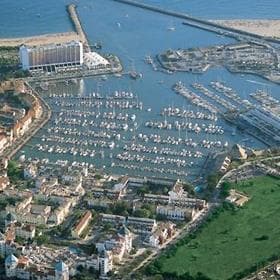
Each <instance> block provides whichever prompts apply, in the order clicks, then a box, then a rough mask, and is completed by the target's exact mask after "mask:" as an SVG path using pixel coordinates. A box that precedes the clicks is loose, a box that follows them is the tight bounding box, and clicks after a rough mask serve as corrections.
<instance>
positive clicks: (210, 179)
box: [207, 173, 222, 190]
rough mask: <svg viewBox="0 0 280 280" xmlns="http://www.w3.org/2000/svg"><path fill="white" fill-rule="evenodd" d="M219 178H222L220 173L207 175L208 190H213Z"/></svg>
mask: <svg viewBox="0 0 280 280" xmlns="http://www.w3.org/2000/svg"><path fill="white" fill-rule="evenodd" d="M221 177H222V174H220V173H213V174H210V175H208V177H207V186H208V189H209V190H214V189H215V187H216V186H217V183H218V182H219V180H220V178H221Z"/></svg>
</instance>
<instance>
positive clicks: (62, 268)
mask: <svg viewBox="0 0 280 280" xmlns="http://www.w3.org/2000/svg"><path fill="white" fill-rule="evenodd" d="M55 280H69V269H68V266H67V265H66V264H65V263H64V262H62V261H59V262H58V263H57V264H56V266H55Z"/></svg>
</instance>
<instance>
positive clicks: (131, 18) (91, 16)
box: [0, 0, 280, 176]
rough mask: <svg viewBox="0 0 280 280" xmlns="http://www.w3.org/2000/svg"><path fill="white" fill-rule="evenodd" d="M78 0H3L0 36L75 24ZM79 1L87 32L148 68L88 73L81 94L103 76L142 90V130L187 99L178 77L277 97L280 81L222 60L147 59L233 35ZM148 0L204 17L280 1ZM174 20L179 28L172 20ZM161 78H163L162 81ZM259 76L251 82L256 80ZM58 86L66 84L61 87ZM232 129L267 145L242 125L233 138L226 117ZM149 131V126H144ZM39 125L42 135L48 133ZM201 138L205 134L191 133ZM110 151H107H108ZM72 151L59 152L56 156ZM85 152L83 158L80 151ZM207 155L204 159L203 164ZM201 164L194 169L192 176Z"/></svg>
mask: <svg viewBox="0 0 280 280" xmlns="http://www.w3.org/2000/svg"><path fill="white" fill-rule="evenodd" d="M70 2H72V1H68V0H48V1H41V0H37V1H36V2H34V1H33V0H20V1H10V0H2V1H1V10H0V37H15V36H30V35H36V34H44V33H53V32H65V31H71V30H72V25H71V23H70V21H69V19H68V16H67V12H66V5H67V4H69V3H70ZM74 2H75V3H76V4H77V6H78V12H79V15H80V19H81V21H82V24H83V26H84V29H85V31H86V33H87V36H88V39H89V41H90V42H91V43H92V44H93V43H95V42H101V43H102V47H103V48H102V51H101V52H104V53H114V54H116V55H118V56H119V57H120V59H121V61H122V63H123V65H124V67H125V71H128V70H131V69H136V71H138V72H141V73H143V78H142V79H140V80H137V81H134V80H131V79H130V78H129V77H123V78H121V79H120V78H116V77H109V78H108V80H106V81H100V80H99V79H97V78H87V79H85V81H84V87H83V89H82V91H83V94H85V95H86V94H88V93H90V92H92V91H93V90H95V89H96V87H97V84H98V85H100V83H101V88H102V90H103V91H106V92H108V91H110V90H120V89H123V90H132V91H133V92H135V93H137V95H138V96H139V99H140V100H141V101H143V103H144V106H145V108H148V107H149V108H151V109H152V113H151V114H146V113H145V112H143V113H142V114H140V115H139V119H137V121H138V123H139V125H140V129H141V131H142V130H143V131H146V130H145V129H144V128H143V127H142V128H141V126H143V124H144V123H145V122H146V121H147V120H150V119H156V118H158V116H159V113H160V109H161V108H162V107H164V106H170V105H171V104H172V105H174V106H185V107H187V106H189V104H188V103H187V101H186V100H185V99H183V98H182V97H181V96H178V95H175V93H174V92H173V91H172V89H171V87H172V85H173V84H174V83H175V82H177V81H179V80H181V81H183V82H184V83H185V84H186V85H187V86H188V87H190V84H192V83H193V82H199V83H202V84H204V85H208V84H209V83H210V82H211V81H213V80H217V79H218V80H222V81H224V82H225V83H226V84H227V85H229V86H231V87H233V88H234V89H235V90H236V91H237V92H238V93H239V94H240V96H242V97H243V98H244V99H250V93H252V92H254V91H255V90H257V89H265V90H268V91H269V93H270V94H271V95H273V96H274V97H276V98H279V86H277V85H275V84H273V83H271V82H269V81H266V80H264V79H262V78H260V77H255V76H252V75H238V74H237V75H233V74H231V73H229V72H228V71H226V70H225V69H224V68H222V67H220V68H215V69H211V70H209V71H208V72H206V73H205V74H203V75H193V74H186V73H176V74H174V75H168V74H165V73H160V72H155V71H153V69H152V68H151V66H150V65H147V64H146V63H145V62H144V58H145V56H146V55H152V56H155V55H156V54H158V53H160V52H163V51H165V50H167V49H169V48H174V49H176V48H189V47H199V46H201V47H202V46H208V45H214V44H224V43H231V42H234V40H233V39H231V38H226V37H221V36H218V35H216V34H214V33H210V32H206V31H203V30H199V29H197V28H193V27H188V26H185V25H182V20H180V19H177V18H173V17H170V16H165V15H162V14H155V13H153V12H150V11H146V10H142V9H138V8H135V7H131V6H127V5H124V4H121V3H118V2H115V1H112V0H91V1H86V0H80V1H74ZM143 2H145V3H149V4H153V5H159V6H161V7H166V8H168V9H172V10H178V11H181V12H182V11H184V12H186V13H188V14H192V15H194V16H198V17H201V18H209V19H215V18H219V19H220V18H222V19H223V18H264V19H272V18H279V14H280V13H279V12H280V3H279V1H278V0H267V1H264V0H254V1H253V0H250V1H249V0H247V1H244V0H243V1H242V0H237V1H234V4H233V2H232V1H228V0H210V1H206V0H174V1H170V0H144V1H143ZM170 26H172V27H175V31H174V32H170V31H168V28H169V27H170ZM159 81H163V83H159ZM252 81H253V82H252ZM59 88H60V87H59ZM64 90H65V91H71V88H70V86H68V88H67V86H66V85H65V86H64ZM220 124H222V125H223V126H224V127H225V128H226V131H227V133H226V134H225V135H224V141H228V142H229V143H230V144H233V143H235V142H240V143H241V141H242V139H244V138H250V139H251V140H252V142H251V145H252V146H254V147H263V145H262V144H261V143H260V142H258V141H256V140H254V139H252V138H251V137H250V136H249V135H247V134H245V135H244V134H241V133H239V132H237V135H236V137H235V138H234V139H233V137H232V135H231V131H232V128H231V127H230V126H229V125H228V124H225V123H224V122H222V121H220ZM146 132H147V131H146ZM42 134H43V132H40V133H39V135H42ZM193 137H196V138H197V139H199V136H195V135H194V136H193ZM37 141H38V138H34V139H33V140H32V141H31V142H30V144H31V145H35V144H36V143H37ZM24 150H25V153H26V154H27V155H39V156H41V157H46V156H47V155H46V154H41V155H40V153H37V151H33V150H32V149H31V148H30V147H29V146H27V147H25V148H24ZM108 153H109V152H107V154H106V156H107V155H108ZM64 157H65V158H67V157H66V156H62V155H58V156H54V158H64ZM81 160H82V159H81ZM90 162H92V163H94V164H96V165H97V166H98V167H101V166H103V165H105V166H106V168H108V170H113V171H115V172H127V171H123V170H118V169H114V168H113V169H111V168H110V162H111V159H108V158H107V157H105V159H103V160H100V159H98V160H95V159H94V160H92V159H90ZM199 165H201V161H198V166H199ZM198 170H199V168H196V170H195V171H194V170H190V172H189V171H188V172H189V173H190V174H191V175H193V176H194V174H195V172H197V171H198Z"/></svg>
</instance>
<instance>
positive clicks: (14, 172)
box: [7, 160, 23, 182]
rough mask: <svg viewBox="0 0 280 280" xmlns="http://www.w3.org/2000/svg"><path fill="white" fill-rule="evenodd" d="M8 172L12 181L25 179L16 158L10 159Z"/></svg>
mask: <svg viewBox="0 0 280 280" xmlns="http://www.w3.org/2000/svg"><path fill="white" fill-rule="evenodd" d="M7 174H8V177H9V178H10V180H11V181H12V182H16V181H18V180H21V179H23V172H22V170H21V169H20V167H19V165H18V163H17V162H16V161H14V160H10V161H9V162H8V169H7Z"/></svg>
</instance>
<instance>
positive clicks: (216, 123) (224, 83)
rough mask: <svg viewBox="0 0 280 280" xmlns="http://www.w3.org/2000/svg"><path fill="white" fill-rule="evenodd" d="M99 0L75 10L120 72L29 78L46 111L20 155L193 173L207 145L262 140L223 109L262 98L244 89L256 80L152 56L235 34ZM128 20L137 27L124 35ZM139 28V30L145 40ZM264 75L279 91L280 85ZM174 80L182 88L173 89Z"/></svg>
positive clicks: (122, 169)
mask: <svg viewBox="0 0 280 280" xmlns="http://www.w3.org/2000/svg"><path fill="white" fill-rule="evenodd" d="M112 5H113V7H114V9H115V8H116V7H119V3H114V1H113V2H112ZM178 5H179V4H178ZM93 6H95V7H94V9H93ZM103 6H104V2H103V1H98V0H97V1H96V2H95V3H94V5H89V4H87V3H82V2H81V3H79V5H78V6H77V11H78V14H79V17H80V19H81V22H82V23H83V29H84V32H85V33H86V34H87V38H88V41H89V42H90V44H91V45H92V46H97V47H98V48H99V46H101V44H102V52H103V51H104V53H110V54H111V53H112V54H117V55H118V56H119V57H120V59H121V61H122V64H123V66H124V69H125V72H124V73H118V74H115V76H113V75H112V76H110V75H107V74H104V75H101V76H99V77H95V78H78V77H71V78H70V77H69V78H67V79H66V80H65V81H61V82H53V81H48V82H39V83H37V82H36V81H35V82H34V83H33V86H34V87H35V88H37V90H38V91H39V92H40V94H41V95H42V97H43V98H44V100H46V102H47V103H48V104H49V106H50V107H51V110H52V117H51V119H50V121H49V122H48V124H47V125H46V126H45V127H44V128H43V129H41V130H40V131H39V133H37V135H36V136H35V137H34V138H33V139H32V140H31V141H30V142H29V143H28V145H26V146H25V147H24V148H23V151H20V152H19V153H18V155H21V154H22V153H24V154H26V155H30V156H31V157H38V158H49V159H52V160H55V161H56V160H68V161H72V162H81V163H85V164H89V165H92V166H95V167H96V168H101V169H106V171H107V172H112V173H117V174H138V173H139V174H140V175H149V176H157V175H158V174H160V175H161V176H162V177H170V176H171V177H173V178H177V177H181V178H182V179H195V178H196V177H197V176H198V175H199V171H200V168H201V166H202V165H203V162H204V161H205V159H206V158H207V156H208V154H209V153H212V152H215V151H217V152H220V151H225V150H229V149H231V146H232V145H233V143H236V142H237V143H240V144H242V145H250V146H252V147H264V146H265V145H264V144H263V143H262V142H260V141H258V140H256V139H255V138H254V137H252V136H250V135H248V134H247V133H246V132H244V131H240V130H239V129H237V128H236V125H235V124H234V125H233V126H232V125H231V124H230V123H228V122H227V121H225V119H224V117H223V115H224V114H225V113H227V112H228V111H236V110H239V109H241V108H242V110H243V108H244V110H247V108H250V106H251V104H253V106H256V105H257V104H258V101H257V100H255V99H254V98H253V97H251V96H249V94H250V93H252V92H255V91H256V90H258V89H260V90H262V89H263V88H262V85H260V84H257V83H254V84H253V83H248V82H247V80H248V76H247V75H245V77H244V78H243V77H242V76H240V75H233V74H231V73H229V72H227V71H226V70H223V69H221V68H219V69H209V70H208V71H207V72H205V74H203V76H202V75H197V74H193V73H181V72H174V71H172V70H171V69H163V68H161V67H159V65H158V61H157V60H156V59H155V57H156V54H158V53H162V52H163V51H164V50H166V49H170V48H171V49H178V48H182V47H184V48H191V47H197V46H198V45H200V44H201V38H205V42H204V43H203V44H202V45H203V46H205V47H207V46H209V45H227V44H232V43H233V40H232V38H227V37H224V36H220V35H219V36H217V35H216V34H214V33H209V32H206V31H203V30H201V29H196V28H191V27H189V26H183V25H182V22H181V20H180V19H175V18H174V20H172V23H170V18H166V16H165V15H158V16H157V17H156V18H155V17H154V15H153V14H152V13H142V12H140V13H139V11H138V10H137V9H135V8H134V7H129V6H126V5H124V6H123V11H121V10H118V9H115V10H116V12H115V14H114V16H113V17H112V20H111V21H110V22H109V20H108V19H109V18H111V16H110V14H111V13H110V11H107V10H105V9H102V7H103ZM63 9H65V6H63ZM40 14H41V17H42V18H44V13H43V12H40ZM93 15H94V16H93ZM140 15H141V18H142V17H143V19H144V20H145V26H150V27H151V29H152V31H151V32H153V34H156V36H154V37H153V38H150V37H149V34H150V33H147V30H146V28H144V26H143V27H142V26H140V27H139V17H140ZM155 20H156V24H155V25H153V23H154V21H155ZM107 21H108V22H107ZM104 22H105V23H106V26H103V24H104ZM116 23H117V24H116ZM170 27H172V30H170ZM130 28H133V29H135V28H137V31H138V32H137V34H136V33H135V34H133V36H135V37H133V36H132V37H131V38H130V39H129V40H127V34H128V33H127V32H128V30H129V29H130ZM102 30H104V31H105V30H107V31H105V32H99V31H102ZM170 31H172V32H170ZM187 31H190V32H187ZM108 34H110V36H109V35H108ZM130 34H132V33H130ZM138 36H139V38H144V39H145V43H143V48H139V38H138ZM159 38H165V39H164V40H160V41H159ZM141 40H142V39H141ZM100 42H102V43H100ZM159 42H160V43H159ZM136 69H137V71H136ZM142 73H143V74H142ZM140 74H141V77H140V76H139V75H140ZM134 77H135V78H134ZM250 79H251V80H252V79H254V80H255V81H256V82H259V83H261V82H262V79H260V78H255V77H254V78H252V77H250ZM178 81H182V82H181V83H178ZM267 83H268V86H269V87H270V90H271V91H272V96H274V97H275V95H276V87H274V86H273V85H272V84H271V83H270V82H267ZM174 84H175V86H174ZM194 85H196V86H198V85H199V87H197V88H195V87H194ZM173 86H174V87H173ZM241 87H242V90H241V89H240V88H241ZM243 88H244V90H243ZM173 89H177V90H181V89H183V91H182V92H181V93H179V92H178V93H179V94H176V95H175V94H174V92H173ZM205 89H207V90H205ZM246 100H247V101H246ZM248 102H249V103H248ZM244 139H247V140H248V141H247V140H246V141H245V140H244Z"/></svg>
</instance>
